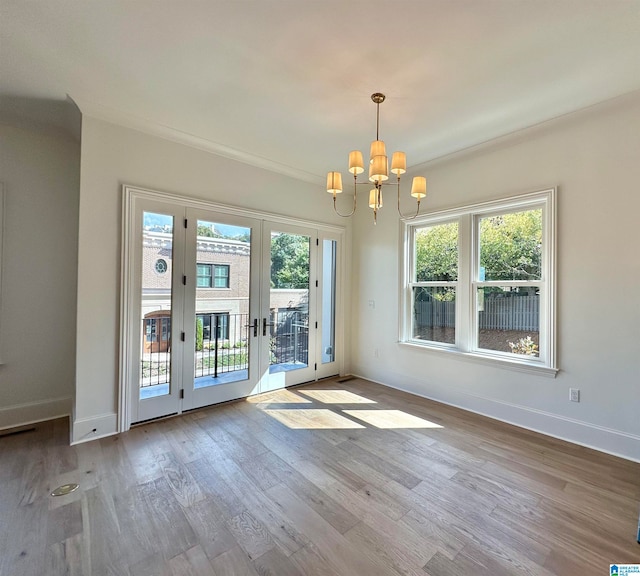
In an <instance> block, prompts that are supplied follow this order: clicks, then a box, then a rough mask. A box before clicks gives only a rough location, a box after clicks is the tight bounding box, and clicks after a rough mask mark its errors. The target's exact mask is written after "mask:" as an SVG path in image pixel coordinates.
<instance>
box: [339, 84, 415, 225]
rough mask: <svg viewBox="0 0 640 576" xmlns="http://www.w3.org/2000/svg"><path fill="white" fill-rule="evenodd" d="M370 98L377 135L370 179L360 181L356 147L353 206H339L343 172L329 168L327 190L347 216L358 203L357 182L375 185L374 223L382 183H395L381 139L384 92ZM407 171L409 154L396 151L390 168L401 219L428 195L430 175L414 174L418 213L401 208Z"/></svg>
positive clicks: (361, 169) (352, 155) (352, 165)
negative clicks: (346, 208) (402, 188)
mask: <svg viewBox="0 0 640 576" xmlns="http://www.w3.org/2000/svg"><path fill="white" fill-rule="evenodd" d="M371 100H373V102H374V103H375V105H376V139H375V140H374V141H373V142H371V149H370V153H369V157H370V158H369V181H368V182H358V175H359V174H362V173H363V172H364V161H363V159H362V152H360V151H359V150H353V151H352V152H350V153H349V172H351V174H353V209H352V210H351V212H349V214H341V213H340V212H339V211H338V208H337V207H336V197H337V195H338V194H340V193H341V192H342V174H341V173H340V172H329V173H328V174H327V192H329V194H333V209H334V211H335V213H336V214H337V215H338V216H342V217H343V218H348V217H349V216H352V215H353V214H354V213H355V211H356V207H357V191H358V186H362V185H363V184H366V185H367V186H371V184H373V186H374V188H372V189H371V190H370V191H369V208H371V209H372V210H373V223H374V224H376V223H377V220H378V211H379V210H380V208H382V187H383V186H389V185H391V186H393V184H394V183H393V182H388V180H389V159H388V157H387V151H386V148H385V145H384V142H383V141H382V140H380V104H381V103H382V102H384V100H385V95H384V94H381V93H380V92H376V93H375V94H372V95H371ZM406 171H407V155H406V154H405V153H404V152H394V153H393V156H392V157H391V172H392V173H393V174H395V175H396V182H395V184H396V185H397V189H398V214H399V215H400V218H401V219H402V220H413V219H414V218H415V217H416V216H417V215H418V212H419V211H420V200H421V199H422V198H424V197H425V196H426V195H427V179H426V178H425V177H424V176H415V177H414V178H413V182H412V184H411V196H413V197H414V198H415V199H416V200H417V208H416V212H415V214H413V215H411V216H404V215H403V214H402V212H401V211H400V176H401V175H402V174H404V173H405V172H406Z"/></svg>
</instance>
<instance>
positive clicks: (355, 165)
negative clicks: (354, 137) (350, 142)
mask: <svg viewBox="0 0 640 576" xmlns="http://www.w3.org/2000/svg"><path fill="white" fill-rule="evenodd" d="M349 172H351V174H354V175H355V176H357V175H358V174H362V173H363V172H364V161H363V159H362V152H360V150H352V151H351V152H349Z"/></svg>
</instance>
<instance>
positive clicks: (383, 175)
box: [369, 156, 389, 182]
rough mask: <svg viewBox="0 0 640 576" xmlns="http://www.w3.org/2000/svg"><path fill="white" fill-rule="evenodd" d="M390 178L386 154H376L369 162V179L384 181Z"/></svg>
mask: <svg viewBox="0 0 640 576" xmlns="http://www.w3.org/2000/svg"><path fill="white" fill-rule="evenodd" d="M385 180H389V162H388V160H387V157H386V156H374V157H373V158H371V164H369V181H370V182H384V181H385Z"/></svg>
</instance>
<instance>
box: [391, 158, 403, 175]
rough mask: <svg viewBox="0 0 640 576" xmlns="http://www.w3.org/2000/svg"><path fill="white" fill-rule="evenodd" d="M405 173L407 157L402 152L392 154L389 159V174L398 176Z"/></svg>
mask: <svg viewBox="0 0 640 576" xmlns="http://www.w3.org/2000/svg"><path fill="white" fill-rule="evenodd" d="M406 171H407V155H406V154H405V153H404V152H394V153H393V156H392V157H391V172H393V173H394V174H396V175H397V176H400V174H404V173H405V172H406Z"/></svg>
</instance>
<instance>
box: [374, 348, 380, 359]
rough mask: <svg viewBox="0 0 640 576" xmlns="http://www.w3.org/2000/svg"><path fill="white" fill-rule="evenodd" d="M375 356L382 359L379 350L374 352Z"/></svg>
mask: <svg viewBox="0 0 640 576" xmlns="http://www.w3.org/2000/svg"><path fill="white" fill-rule="evenodd" d="M373 356H374V358H380V353H379V352H378V349H377V348H376V349H375V350H374V351H373Z"/></svg>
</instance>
